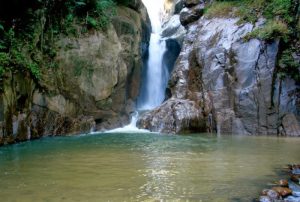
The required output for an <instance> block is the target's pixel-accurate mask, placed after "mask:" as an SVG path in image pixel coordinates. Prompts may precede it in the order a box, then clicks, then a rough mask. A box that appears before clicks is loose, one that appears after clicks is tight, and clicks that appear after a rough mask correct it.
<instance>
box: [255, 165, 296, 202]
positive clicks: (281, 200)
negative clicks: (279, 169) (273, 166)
mask: <svg viewBox="0 0 300 202" xmlns="http://www.w3.org/2000/svg"><path fill="white" fill-rule="evenodd" d="M286 169H287V175H288V176H289V179H281V180H279V181H278V182H276V183H275V184H274V186H273V187H272V188H270V189H264V190H262V192H261V195H260V197H259V199H258V201H259V202H300V164H298V165H288V167H287V168H286Z"/></svg>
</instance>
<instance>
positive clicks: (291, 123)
mask: <svg viewBox="0 0 300 202" xmlns="http://www.w3.org/2000/svg"><path fill="white" fill-rule="evenodd" d="M282 126H283V130H284V135H286V136H296V137H299V136H300V125H299V122H298V120H297V118H296V116H295V115H294V114H286V115H285V116H284V117H283V119H282Z"/></svg>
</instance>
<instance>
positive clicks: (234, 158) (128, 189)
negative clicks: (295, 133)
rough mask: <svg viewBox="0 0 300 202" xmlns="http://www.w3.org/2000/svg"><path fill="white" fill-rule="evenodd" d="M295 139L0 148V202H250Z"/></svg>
mask: <svg viewBox="0 0 300 202" xmlns="http://www.w3.org/2000/svg"><path fill="white" fill-rule="evenodd" d="M299 145H300V139H295V138H275V137H236V136H235V137H232V136H224V137H216V136H207V135H200V134H199V135H193V136H162V135H158V134H99V135H92V136H79V137H62V138H45V139H41V140H37V141H32V142H26V143H21V144H17V145H11V146H5V147H1V148H0V197H1V201H30V202H31V201H159V200H161V201H251V200H252V199H253V198H254V197H256V196H258V194H259V192H260V191H261V189H262V188H264V187H266V186H267V184H268V183H270V182H273V181H274V179H279V178H280V177H279V176H278V174H280V173H278V171H279V170H281V168H282V167H283V166H284V165H285V164H287V163H294V162H295V163H297V162H298V163H299V162H300V155H299V154H300V146H299Z"/></svg>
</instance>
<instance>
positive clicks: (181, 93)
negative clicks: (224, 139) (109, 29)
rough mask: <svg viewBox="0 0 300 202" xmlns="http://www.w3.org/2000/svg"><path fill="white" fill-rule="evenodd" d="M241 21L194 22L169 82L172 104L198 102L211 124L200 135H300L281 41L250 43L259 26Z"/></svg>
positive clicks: (295, 96) (296, 96)
mask: <svg viewBox="0 0 300 202" xmlns="http://www.w3.org/2000/svg"><path fill="white" fill-rule="evenodd" d="M237 21H238V19H235V18H229V19H209V20H208V19H205V18H201V19H200V20H198V21H196V22H194V23H192V24H189V26H188V33H187V35H186V37H185V40H184V43H183V47H182V50H181V53H180V55H179V58H178V60H177V63H176V65H175V68H174V71H173V73H172V76H171V79H170V82H169V89H170V91H171V94H172V96H171V100H173V99H175V100H176V99H180V100H187V101H192V102H195V103H197V106H199V107H200V108H201V109H202V110H200V111H198V113H201V116H200V117H202V118H203V120H202V121H203V122H205V123H206V124H205V125H206V128H205V127H200V126H199V127H198V129H199V130H198V132H207V131H210V130H211V129H213V130H214V131H216V132H218V133H219V134H242V135H270V134H272V135H276V134H278V133H280V131H284V132H282V134H283V135H289V136H299V128H298V127H299V122H298V120H299V119H298V120H297V116H298V118H299V104H297V103H299V93H298V91H299V90H297V89H298V87H297V86H296V85H295V84H294V83H293V82H292V81H290V80H288V79H286V80H282V81H279V80H278V79H276V72H275V61H276V56H277V52H278V41H274V42H272V43H265V42H264V41H260V40H258V39H252V40H250V41H244V40H243V37H244V36H245V35H246V34H247V33H249V32H250V31H252V29H253V28H254V26H253V25H252V24H250V23H246V24H243V25H237V24H236V22H237ZM168 102H170V101H169V100H167V101H166V103H168ZM166 108H168V107H167V104H163V105H162V106H161V107H159V108H158V109H155V110H154V111H153V112H150V113H149V114H151V115H152V117H153V119H155V118H157V117H158V116H159V115H158V114H157V113H158V112H159V111H161V110H162V111H165V110H166ZM169 110H171V111H173V112H168V113H169V114H170V113H171V114H177V113H178V112H176V109H174V108H170V109H169ZM188 113H189V112H186V111H185V112H184V114H183V116H185V114H188ZM190 113H192V112H191V111H190ZM289 114H292V115H289ZM187 117H189V116H187ZM141 119H142V120H143V121H144V122H143V124H141V126H145V125H149V124H148V123H147V121H145V120H146V119H148V120H150V118H149V117H148V118H144V117H142V118H141ZM179 122H180V121H179ZM179 122H177V123H176V125H180V123H179ZM167 123H168V122H167ZM160 124H161V125H163V124H164V121H162V122H161V123H160ZM150 125H151V124H150ZM183 125H184V124H183ZM166 128H169V127H168V126H166ZM150 129H151V130H152V129H153V131H156V128H151V127H150ZM159 130H160V131H164V129H163V128H160V129H159ZM173 131H174V132H177V131H176V130H173Z"/></svg>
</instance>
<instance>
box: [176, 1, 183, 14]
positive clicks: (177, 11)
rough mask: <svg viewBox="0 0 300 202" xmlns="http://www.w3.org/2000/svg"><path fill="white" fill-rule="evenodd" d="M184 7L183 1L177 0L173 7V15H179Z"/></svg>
mask: <svg viewBox="0 0 300 202" xmlns="http://www.w3.org/2000/svg"><path fill="white" fill-rule="evenodd" d="M183 7H184V0H178V1H177V2H176V3H175V6H174V14H179V13H180V11H181V10H182V9H183Z"/></svg>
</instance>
